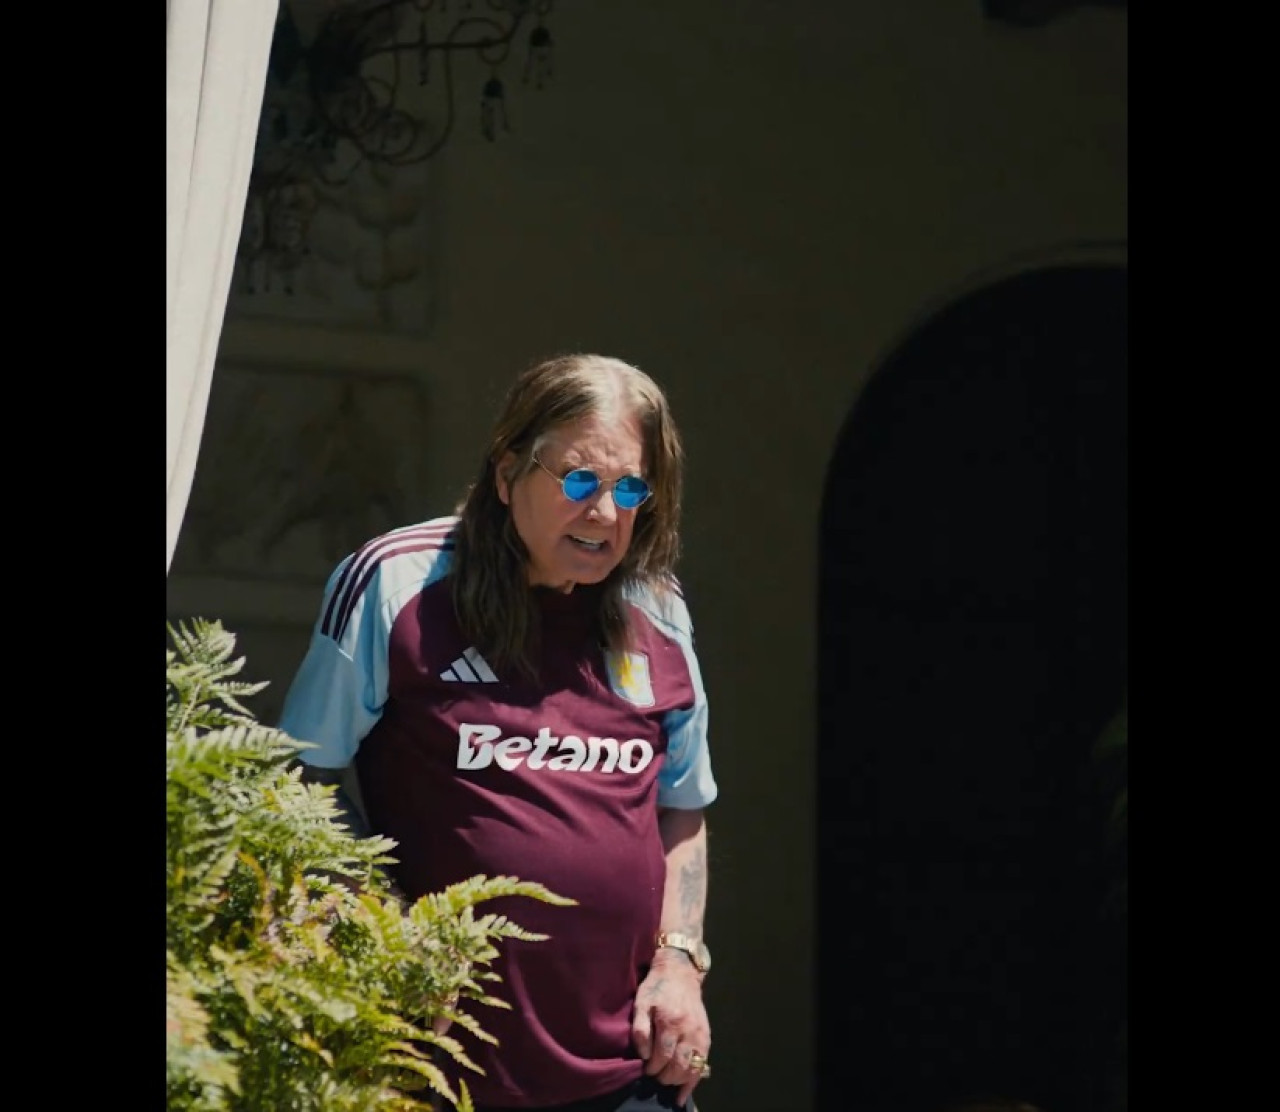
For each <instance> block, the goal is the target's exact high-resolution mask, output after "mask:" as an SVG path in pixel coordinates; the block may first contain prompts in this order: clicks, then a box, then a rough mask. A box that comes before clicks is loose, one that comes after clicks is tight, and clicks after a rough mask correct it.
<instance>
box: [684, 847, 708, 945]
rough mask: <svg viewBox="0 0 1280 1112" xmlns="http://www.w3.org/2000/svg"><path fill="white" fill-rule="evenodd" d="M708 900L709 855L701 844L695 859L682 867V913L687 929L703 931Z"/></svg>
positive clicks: (692, 931)
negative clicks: (704, 913) (703, 917)
mask: <svg viewBox="0 0 1280 1112" xmlns="http://www.w3.org/2000/svg"><path fill="white" fill-rule="evenodd" d="M706 901H707V855H706V853H705V852H704V851H703V849H702V847H701V846H699V847H698V849H697V850H696V851H695V853H694V857H693V859H692V860H691V861H689V862H687V863H686V864H684V865H682V866H681V868H680V915H681V917H682V919H683V920H684V929H685V930H686V931H689V932H691V933H693V934H699V933H701V931H702V915H703V909H704V908H705V906H706Z"/></svg>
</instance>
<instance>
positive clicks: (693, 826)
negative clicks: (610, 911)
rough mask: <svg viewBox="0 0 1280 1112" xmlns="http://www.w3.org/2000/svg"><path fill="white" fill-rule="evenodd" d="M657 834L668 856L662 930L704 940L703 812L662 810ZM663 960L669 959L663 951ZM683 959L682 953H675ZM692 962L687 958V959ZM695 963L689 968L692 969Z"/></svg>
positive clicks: (705, 887) (705, 849) (704, 865)
mask: <svg viewBox="0 0 1280 1112" xmlns="http://www.w3.org/2000/svg"><path fill="white" fill-rule="evenodd" d="M658 832H659V834H660V835H661V837H662V848H663V850H664V851H665V853H666V855H667V883H666V888H665V889H664V891H663V894H662V920H661V928H660V929H662V930H664V931H679V932H680V933H681V934H689V935H692V936H693V937H694V938H701V937H702V928H703V918H704V916H705V915H706V910H707V824H706V820H705V819H704V818H703V813H702V811H700V810H699V811H678V810H675V809H673V808H669V807H668V808H660V809H659V811H658ZM659 954H660V955H661V956H664V957H665V956H668V955H667V954H666V952H665V951H660V952H659ZM674 956H676V957H681V956H682V955H681V952H680V951H678V950H677V951H675V955H674ZM684 960H685V961H689V959H688V957H687V956H685V957H684ZM692 964H693V963H692V962H689V965H690V966H691V967H692Z"/></svg>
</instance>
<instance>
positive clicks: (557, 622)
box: [282, 525, 716, 1108]
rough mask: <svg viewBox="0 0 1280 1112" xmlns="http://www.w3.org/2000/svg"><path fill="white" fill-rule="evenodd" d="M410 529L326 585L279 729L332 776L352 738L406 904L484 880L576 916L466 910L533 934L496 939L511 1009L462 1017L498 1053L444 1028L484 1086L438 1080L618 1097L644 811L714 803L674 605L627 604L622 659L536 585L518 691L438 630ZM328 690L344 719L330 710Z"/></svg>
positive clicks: (652, 843) (654, 860)
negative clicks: (312, 749)
mask: <svg viewBox="0 0 1280 1112" xmlns="http://www.w3.org/2000/svg"><path fill="white" fill-rule="evenodd" d="M418 528H419V532H417V533H416V534H415V533H414V531H413V530H412V529H411V530H402V531H398V532H397V533H396V534H392V535H390V536H391V537H393V538H394V541H388V540H385V539H384V540H381V541H380V542H371V544H378V543H381V544H382V546H383V547H382V549H381V555H380V557H378V558H377V559H375V558H373V556H371V554H370V551H369V549H370V546H366V548H365V549H364V550H361V552H360V553H356V554H354V555H353V557H350V558H349V559H348V561H346V562H344V564H343V565H342V566H340V568H339V569H338V571H336V572H335V574H334V577H333V578H332V579H331V581H330V584H329V587H328V589H327V592H326V594H327V596H328V597H333V598H340V599H341V600H343V601H344V602H349V603H351V605H347V606H346V609H345V611H344V610H343V606H342V605H341V604H340V605H337V606H326V607H325V608H323V614H324V617H323V619H322V621H321V622H318V623H317V630H316V633H315V636H314V638H313V643H312V648H311V650H309V653H308V660H307V661H306V662H304V665H303V667H302V668H301V669H300V672H299V676H298V678H297V679H296V680H295V683H294V686H293V688H291V690H290V693H289V698H288V700H287V702H286V711H285V720H284V721H283V722H282V727H283V728H285V729H286V730H288V732H290V733H291V734H293V736H296V737H302V738H306V739H308V740H314V741H316V742H317V743H318V744H319V745H320V747H321V748H320V750H319V751H318V752H317V753H315V754H309V755H307V759H310V760H312V761H313V762H314V763H316V764H321V765H328V766H330V767H334V766H337V765H340V764H343V763H346V758H345V756H344V754H345V753H349V752H350V750H351V747H352V745H355V744H357V742H358V747H357V748H356V749H355V767H356V771H357V774H358V779H359V786H360V792H361V795H362V798H363V802H364V805H365V809H366V811H367V815H368V818H369V824H370V827H371V828H372V829H373V830H374V831H376V832H377V833H379V834H384V835H386V836H388V837H390V838H393V839H395V841H396V842H397V847H396V848H395V849H394V850H393V851H392V854H393V855H394V856H395V857H396V858H398V861H399V863H398V864H397V865H395V866H393V867H392V869H391V871H392V873H393V875H394V876H395V878H396V880H397V882H398V883H399V884H400V885H401V887H402V888H403V889H404V891H405V893H406V894H407V895H408V896H410V897H411V898H417V897H418V896H420V895H423V894H425V893H429V892H436V891H439V890H440V889H442V888H444V887H445V886H447V885H449V884H452V883H454V882H456V881H461V880H465V879H467V878H469V877H472V876H476V875H484V876H512V877H516V878H518V879H521V880H530V881H537V882H539V883H541V884H544V885H545V886H546V887H547V888H549V889H550V890H551V891H553V892H555V893H558V894H559V895H562V896H567V897H570V898H572V899H573V900H575V901H577V905H576V906H574V907H557V906H554V905H550V904H544V903H542V902H541V901H537V900H533V899H529V898H525V897H504V898H502V899H499V900H494V901H490V902H487V903H485V904H482V905H481V906H480V907H479V908H478V911H479V912H481V913H484V912H496V913H500V914H505V915H507V916H509V917H510V919H511V920H512V921H513V922H515V923H517V924H518V925H520V926H522V927H525V928H527V929H529V930H532V931H536V932H538V933H541V934H546V935H548V936H549V937H548V938H547V939H546V940H543V941H536V942H523V941H519V940H516V939H511V940H504V941H502V942H500V943H499V946H498V948H499V952H500V956H499V958H498V959H497V961H496V963H495V965H494V966H493V971H494V972H497V973H498V974H499V975H500V976H501V978H502V980H501V982H499V983H497V984H495V985H493V986H492V988H491V991H492V994H493V995H495V996H498V997H501V998H502V999H504V1000H506V1001H507V1002H509V1003H510V1004H511V1010H510V1011H507V1010H504V1009H499V1008H494V1007H488V1006H484V1005H480V1004H477V1003H475V1002H469V1003H468V1004H467V1005H466V1006H467V1007H468V1008H469V1009H470V1010H471V1011H472V1014H473V1015H474V1016H475V1018H476V1019H477V1020H478V1021H479V1022H480V1025H481V1026H482V1027H483V1028H484V1029H485V1030H486V1031H488V1032H489V1033H490V1034H492V1035H493V1036H495V1037H496V1038H497V1039H498V1045H497V1046H496V1047H495V1046H490V1045H488V1044H486V1043H483V1042H481V1041H479V1040H476V1039H475V1038H473V1037H472V1036H471V1035H469V1034H468V1033H467V1032H465V1031H464V1030H463V1029H462V1028H460V1027H458V1026H456V1025H455V1027H454V1028H453V1029H452V1030H451V1032H450V1033H451V1034H452V1035H454V1036H456V1037H457V1038H459V1040H460V1041H462V1042H463V1043H464V1045H465V1046H466V1049H467V1052H468V1054H469V1055H470V1056H471V1057H472V1059H473V1060H474V1061H475V1062H476V1063H477V1064H478V1065H479V1066H480V1067H481V1068H482V1069H483V1070H484V1071H485V1073H484V1076H483V1077H481V1076H477V1075H476V1074H474V1073H472V1072H471V1071H469V1070H454V1071H451V1074H452V1077H453V1079H454V1080H455V1081H456V1080H457V1079H458V1077H462V1078H463V1079H465V1080H466V1082H467V1085H468V1086H469V1087H470V1089H471V1092H472V1095H473V1098H474V1099H475V1100H476V1102H477V1103H479V1104H491V1105H499V1106H510V1107H513V1108H518V1107H522V1106H528V1105H532V1104H537V1105H546V1104H559V1103H564V1102H568V1101H572V1100H578V1099H582V1098H585V1097H590V1096H594V1095H596V1094H598V1093H603V1092H607V1091H609V1090H612V1089H616V1088H618V1087H620V1086H622V1085H624V1084H626V1083H627V1082H629V1081H631V1080H633V1079H635V1078H637V1077H638V1076H639V1075H640V1074H641V1072H642V1063H641V1061H640V1060H639V1058H638V1057H637V1054H636V1051H635V1048H634V1046H633V1045H632V1039H631V1019H632V1008H633V1003H634V999H635V993H636V989H637V987H638V985H639V982H640V979H641V977H642V976H643V974H644V970H645V968H646V966H647V965H648V963H649V961H650V960H651V959H652V957H653V952H654V936H655V934H656V932H657V930H658V926H659V917H660V913H661V908H662V899H663V888H664V883H665V858H664V852H663V847H662V843H661V840H660V837H659V833H658V825H657V817H658V808H659V806H680V807H692V808H696V807H701V806H705V805H706V804H707V803H709V802H711V800H712V799H714V798H715V794H716V789H715V783H714V780H713V778H712V776H711V771H710V764H709V757H708V754H707V745H706V736H705V729H706V706H705V696H704V694H703V689H702V683H701V679H700V677H699V675H698V669H697V662H696V658H695V656H694V655H693V651H692V637H691V632H690V631H689V628H688V624H687V611H685V610H684V607H683V602H682V601H681V600H679V599H678V596H677V597H676V598H675V599H674V600H673V601H674V602H675V604H676V605H675V609H674V613H675V615H676V618H675V620H674V621H673V620H672V619H671V613H672V611H670V610H669V609H668V610H665V611H664V609H663V608H662V607H660V606H656V605H645V604H644V600H640V602H641V605H635V604H632V605H631V608H630V616H631V624H632V629H633V636H632V643H631V645H630V648H629V651H628V652H627V653H626V654H615V653H607V652H605V651H604V650H603V648H602V647H601V646H600V645H599V643H598V639H597V635H596V633H595V630H594V625H593V621H592V616H593V613H594V611H595V609H596V606H597V604H598V599H599V588H593V587H578V588H576V589H575V590H573V591H572V592H571V593H569V594H562V593H559V592H555V591H551V590H547V589H541V588H539V589H534V591H533V594H534V596H535V598H536V599H537V603H538V606H539V608H540V611H541V634H540V643H539V648H538V653H537V667H538V674H537V678H536V679H531V678H528V677H525V676H523V675H521V674H519V673H518V672H517V671H515V670H511V671H510V672H509V673H508V672H504V673H502V674H498V673H495V672H494V670H493V668H492V667H491V666H490V665H489V663H488V662H487V661H485V660H484V659H483V657H482V656H481V654H480V653H479V652H478V651H477V650H476V648H475V647H474V646H473V645H472V644H471V642H470V641H469V640H468V639H467V638H466V637H465V636H464V635H463V633H462V632H461V630H460V629H459V627H458V624H457V621H456V618H455V616H454V610H453V604H452V600H451V597H450V590H449V581H448V578H447V576H446V575H445V574H444V572H445V570H446V569H447V566H448V565H447V561H448V559H449V553H448V544H447V538H448V535H449V534H448V533H447V532H442V531H441V530H440V527H439V526H438V525H428V526H424V527H418ZM419 565H421V566H419ZM353 582H355V583H358V584H359V589H358V590H356V591H353V590H351V589H350V588H351V584H352V583H353ZM406 584H410V586H409V587H408V588H406ZM344 592H346V593H345V594H344ZM357 598H367V600H368V605H365V606H363V607H362V606H360V605H358V604H355V603H356V599H357ZM388 600H391V601H390V603H388ZM681 618H683V621H682V620H681ZM370 627H373V628H372V630H371V628H370ZM362 661H363V662H364V663H363V666H361V667H357V665H360V664H361V662H362ZM382 685H385V690H380V687H381V686H382ZM371 688H372V689H373V690H372V693H371ZM343 691H346V692H349V693H350V694H349V695H346V696H341V697H342V698H345V699H346V700H347V701H349V702H352V703H355V702H359V703H360V706H357V707H355V709H342V708H341V707H339V706H336V705H335V700H337V699H339V695H335V692H339V693H341V692H343ZM362 716H363V717H364V718H367V719H372V725H371V727H369V728H368V729H367V732H365V733H364V735H363V737H362V738H357V739H352V738H350V737H349V736H347V735H349V734H350V732H351V731H352V729H354V730H355V731H357V732H358V731H359V730H360V729H361V728H362V727H361V726H359V725H357V726H355V727H351V726H349V725H348V723H349V722H351V721H355V722H359V721H360V720H361V719H362ZM334 724H337V725H334ZM339 732H343V736H342V737H341V738H339V737H338V736H337V735H338V733H339Z"/></svg>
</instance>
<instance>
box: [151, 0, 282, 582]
mask: <svg viewBox="0 0 1280 1112" xmlns="http://www.w3.org/2000/svg"><path fill="white" fill-rule="evenodd" d="M277 7H278V0H168V4H167V24H166V42H165V94H166V119H167V142H168V149H167V155H166V179H167V190H168V192H167V198H168V207H167V226H166V229H167V231H166V247H167V256H166V263H165V278H166V308H167V310H168V318H167V321H168V327H167V334H166V346H165V352H166V363H165V377H166V393H167V405H166V413H167V418H168V420H167V428H166V437H165V447H166V452H167V455H166V464H167V479H168V487H167V496H166V503H165V529H166V532H167V534H168V554H167V557H166V560H165V574H166V575H167V574H168V569H169V567H170V566H171V565H172V563H173V553H174V550H175V549H176V548H177V546H178V533H179V530H180V529H181V527H182V518H183V515H184V514H185V513H186V509H187V499H188V497H189V496H190V494H191V481H192V479H193V478H194V476H195V469H196V458H197V456H198V455H199V452H200V434H201V432H202V431H203V429H204V418H205V410H206V408H207V406H208V403H209V385H210V381H211V380H212V378H213V362H214V357H215V356H216V355H217V351H218V337H219V335H220V333H221V331H222V318H223V314H224V313H225V311H226V307H227V292H228V290H229V289H230V287H231V272H232V267H233V264H234V262H235V252H236V244H237V243H238V241H239V239H240V221H241V218H242V216H243V214H244V203H245V197H246V195H247V193H248V188H249V171H250V169H251V168H252V165H253V147H254V141H255V139H256V137H257V133H258V116H259V114H260V113H261V111H262V91H263V86H264V84H265V82H266V75H267V58H268V56H269V54H270V51H271V37H272V33H273V32H274V30H275V22H276V10H277Z"/></svg>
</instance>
